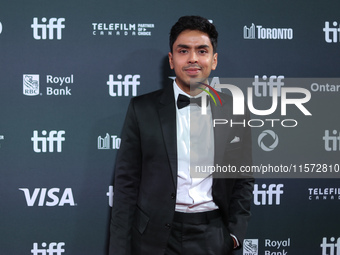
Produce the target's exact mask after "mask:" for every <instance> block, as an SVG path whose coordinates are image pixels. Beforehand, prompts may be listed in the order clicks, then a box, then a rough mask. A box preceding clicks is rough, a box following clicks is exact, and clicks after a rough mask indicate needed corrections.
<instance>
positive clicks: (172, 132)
mask: <svg viewBox="0 0 340 255" xmlns="http://www.w3.org/2000/svg"><path fill="white" fill-rule="evenodd" d="M175 107H176V105H175V98H174V92H173V86H172V85H168V86H167V87H166V88H165V89H164V92H163V94H162V95H161V96H160V99H159V108H158V113H159V119H160V122H161V127H162V133H163V139H164V144H165V147H166V150H167V153H168V158H169V163H170V167H171V172H172V178H173V182H174V185H175V187H177V133H176V108H175Z"/></svg>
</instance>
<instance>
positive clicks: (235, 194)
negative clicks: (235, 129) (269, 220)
mask: <svg viewBox="0 0 340 255" xmlns="http://www.w3.org/2000/svg"><path fill="white" fill-rule="evenodd" d="M245 117H246V123H247V122H248V120H249V118H250V114H249V111H248V112H247V113H246V115H245ZM240 157H241V158H240V161H239V162H240V165H239V166H238V168H239V169H240V166H251V165H252V137H251V128H250V127H249V126H246V127H245V128H243V148H242V150H241V155H240ZM253 188H254V178H253V176H252V174H251V173H240V175H239V176H238V178H236V179H235V182H234V187H233V190H232V195H231V200H230V205H229V222H228V228H229V230H230V232H231V233H232V234H233V235H235V236H236V237H237V239H238V241H239V244H240V246H239V247H238V248H240V247H241V246H242V244H243V240H244V238H245V234H246V231H247V227H248V221H249V219H250V216H251V213H250V205H251V203H252V197H253Z"/></svg>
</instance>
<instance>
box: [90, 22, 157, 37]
mask: <svg viewBox="0 0 340 255" xmlns="http://www.w3.org/2000/svg"><path fill="white" fill-rule="evenodd" d="M154 28H155V24H153V23H150V24H145V23H101V22H99V23H92V34H93V35H95V36H97V35H99V36H105V35H106V36H107V35H108V36H151V33H152V30H153V29H154Z"/></svg>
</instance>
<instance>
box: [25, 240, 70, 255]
mask: <svg viewBox="0 0 340 255" xmlns="http://www.w3.org/2000/svg"><path fill="white" fill-rule="evenodd" d="M64 246H65V243H63V242H60V243H56V242H53V243H50V244H48V245H47V243H45V242H43V243H42V244H41V248H39V244H38V243H33V249H32V250H31V254H33V255H61V254H63V253H64V252H65V249H64V248H63V247H64Z"/></svg>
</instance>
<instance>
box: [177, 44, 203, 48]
mask: <svg viewBox="0 0 340 255" xmlns="http://www.w3.org/2000/svg"><path fill="white" fill-rule="evenodd" d="M176 48H185V49H189V48H191V47H190V46H189V45H186V44H178V45H177V47H176ZM195 48H197V49H205V48H209V45H207V44H203V45H199V46H197V47H195Z"/></svg>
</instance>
